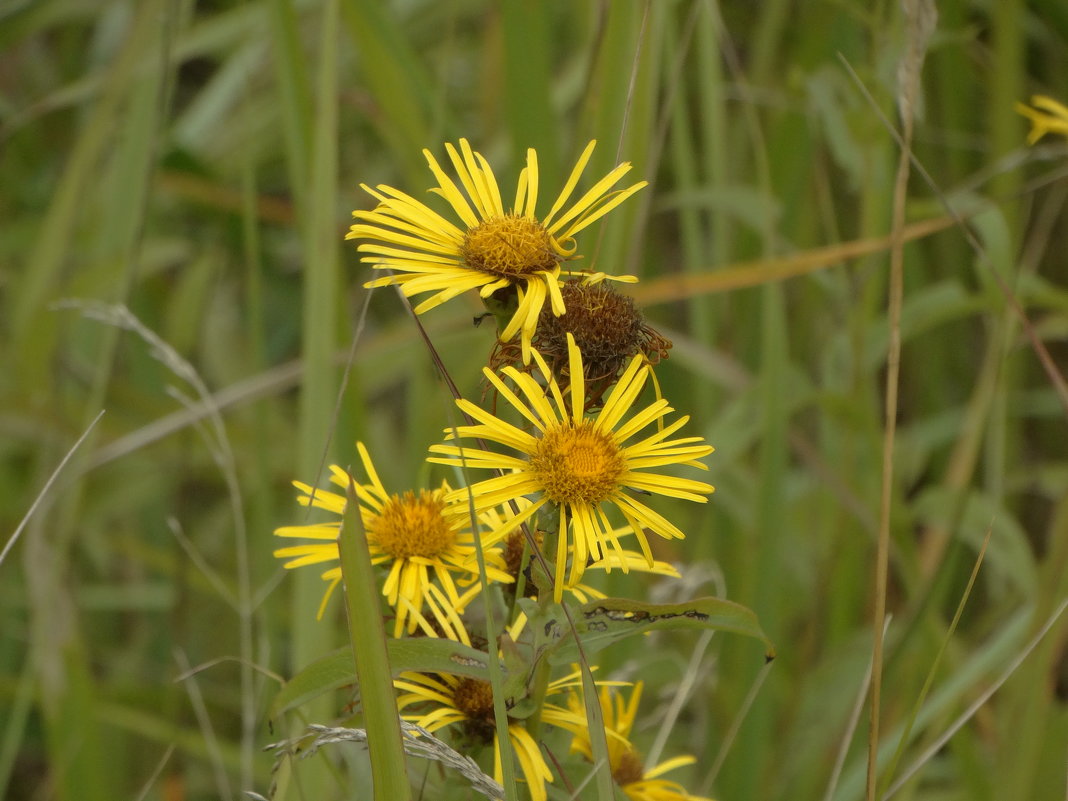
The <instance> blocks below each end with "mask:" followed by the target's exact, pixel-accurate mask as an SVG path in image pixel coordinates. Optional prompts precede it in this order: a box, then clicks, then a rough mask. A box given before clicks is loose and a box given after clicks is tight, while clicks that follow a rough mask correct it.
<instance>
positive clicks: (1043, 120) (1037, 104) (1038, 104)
mask: <svg viewBox="0 0 1068 801" xmlns="http://www.w3.org/2000/svg"><path fill="white" fill-rule="evenodd" d="M1031 105H1032V106H1034V108H1031V107H1030V106H1025V105H1024V104H1023V103H1017V104H1016V111H1018V112H1019V113H1020V114H1023V115H1024V116H1025V117H1027V119H1029V120H1031V133H1029V134H1028V135H1027V144H1029V145H1033V144H1034V143H1035V142H1037V141H1038V140H1039V139H1041V138H1042V137H1043V136H1045V135H1046V134H1048V133H1057V134H1061V135H1063V136H1068V106H1065V105H1064V104H1063V103H1059V102H1057V101H1056V100H1054V99H1053V98H1052V97H1047V96H1046V95H1034V96H1032V97H1031Z"/></svg>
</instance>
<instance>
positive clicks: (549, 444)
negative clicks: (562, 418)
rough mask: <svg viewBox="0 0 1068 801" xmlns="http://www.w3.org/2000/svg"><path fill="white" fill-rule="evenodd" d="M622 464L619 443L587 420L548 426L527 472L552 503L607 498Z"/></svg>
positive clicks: (597, 502)
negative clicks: (536, 480) (530, 473)
mask: <svg viewBox="0 0 1068 801" xmlns="http://www.w3.org/2000/svg"><path fill="white" fill-rule="evenodd" d="M625 467H626V465H625V463H624V460H623V455H622V454H621V453H620V451H619V446H618V445H616V443H615V441H614V440H612V438H611V437H609V436H607V435H606V434H603V433H602V432H600V431H597V430H596V429H595V428H594V427H593V423H592V422H590V421H588V420H585V421H583V422H582V423H580V424H578V425H577V426H575V425H572V424H566V425H564V426H560V427H558V428H551V429H549V430H548V431H546V432H545V434H544V435H543V436H542V438H541V440H540V441H539V442H538V445H537V447H536V448H535V450H534V453H533V455H532V456H531V457H530V469H531V471H532V472H533V473H534V475H535V476H536V477H537V479H538V481H539V482H540V483H541V485H542V486H543V487H544V488H545V495H546V497H547V498H548V499H549V500H550V501H552V502H553V503H556V504H564V503H566V504H589V505H596V504H599V503H601V502H602V501H604V500H607V499H608V497H609V496H610V495H611V494H612V492H613V490H615V489H616V488H617V487H619V477H620V476H621V475H622V474H623V471H624V469H625Z"/></svg>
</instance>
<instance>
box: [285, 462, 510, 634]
mask: <svg viewBox="0 0 1068 801" xmlns="http://www.w3.org/2000/svg"><path fill="white" fill-rule="evenodd" d="M356 447H357V450H358V451H359V453H360V459H361V461H362V462H363V468H364V471H365V472H366V474H367V478H368V483H366V484H362V483H360V482H357V481H355V480H353V479H351V477H350V476H349V474H348V473H347V472H346V471H344V470H342V469H341V468H340V467H338V466H337V465H331V467H330V472H331V478H330V480H331V482H332V483H334V484H336V485H337V486H339V487H344V488H347V487H348V485H349V482H350V481H352V482H353V485H354V487H355V493H356V497H357V498H358V499H359V502H360V518H361V520H362V521H363V526H364V530H365V531H366V534H367V544H368V548H369V550H370V553H371V562H372V564H387V563H388V565H389V574H388V576H387V577H386V581H385V584H384V586H383V588H382V594H383V595H384V596H386V599H387V601H388V602H389V605H390V606H391V607H393V609H394V610H395V611H396V622H395V630H394V635H393V636H395V637H399V636H401V633H402V632H403V631H404V630H405V628H407V630H408V632H412V631H414V630H415V628H416V626H417V624H418V623H419V621H420V618H422V616H423V609H424V608H429V609H430V610H431V613H432V614H433V616H434V618H435V619H436V620H438V622H439V623H440V624H441V625H448V622H449V620H451V619H452V618H453V617H455V615H454V614H452V612H451V610H455V612H461V611H463V609H464V607H465V606H466V605H467V604H468V603H469V602H470V601H471V599H472V598H473V597H474V596H475V595H477V593H478V591H479V588H480V586H481V585H480V583H479V582H478V567H477V565H476V564H475V544H474V536H473V535H472V533H471V531H470V529H469V522H470V516H469V512H468V506H467V503H466V502H465V501H461V502H459V503H457V502H456V501H455V500H453V498H455V497H456V496H455V494H454V493H452V492H451V491H450V489H449V486H448V485H447V484H443V485H442V487H441V488H440V489H436V490H421V491H420V492H419V494H418V495H417V494H415V493H414V492H405V493H404V494H403V495H398V494H392V495H391V494H389V493H388V492H386V490H385V487H383V486H382V482H381V480H380V479H379V478H378V473H377V472H376V471H375V468H374V465H373V464H372V463H371V457H370V455H369V454H368V453H367V449H366V448H365V447H364V446H363V443H359V442H358V443H356ZM293 484H294V486H296V487H297V488H298V489H299V490H301V492H302V493H304V494H303V495H301V496H300V497H298V498H297V500H298V502H299V503H300V504H301V505H302V506H309V505H310V506H315V507H317V508H319V509H326V510H327V511H330V512H333V513H335V514H337V515H338V516H343V515H344V514H345V507H346V497H345V496H344V495H338V494H336V493H333V492H328V491H326V490H321V489H315V488H313V487H311V486H309V485H307V484H304V483H302V482H300V481H294V482H293ZM340 531H341V521H340V520H338V521H336V522H329V523H313V524H311V525H304V526H283V527H281V528H278V529H276V530H275V532H274V533H275V534H276V535H278V536H279V537H302V538H306V539H311V540H317V542H315V543H306V544H303V545H293V546H288V547H285V548H279V549H278V550H276V551H275V552H274V555H275V556H276V557H279V558H281V559H289V561H288V562H286V563H285V565H284V566H285V567H287V568H296V567H302V566H304V565H311V564H323V563H328V562H330V563H335V564H336V563H337V562H338V561H339V559H340V557H339V554H338V545H337V538H338V534H339V533H340ZM485 555H486V570H487V574H488V578H489V579H490V580H493V581H504V582H508V581H511V577H510V576H509V575H508V574H507V573H505V572H504V571H503V567H504V563H503V561H502V559H501V555H500V551H499V549H497V548H491V547H488V546H487V547H486V548H485ZM322 577H323V578H324V579H325V580H327V581H329V582H330V584H329V586H328V587H327V590H326V593H325V595H324V596H323V601H322V604H320V606H319V617H320V618H321V617H322V615H323V610H324V609H325V608H326V602H327V600H328V599H329V598H330V595H331V593H332V592H333V590H334V588H335V587H336V586H337V585H338V583H339V582H340V581H341V567H340V565H336V566H334V567H331V568H329V569H328V570H326V571H325V572H324V573H323V574H322ZM435 578H436V579H437V582H438V583H439V584H440V585H441V590H442V591H443V593H444V595H442V594H441V593H434V592H433V590H435V589H436V587H435V586H434V584H433V583H432V581H433V579H435ZM457 579H458V580H459V582H460V583H461V584H462V585H463V584H470V585H471V586H470V588H469V589H467V590H466V591H465V592H463V593H462V594H461V593H460V591H459V590H458V589H457Z"/></svg>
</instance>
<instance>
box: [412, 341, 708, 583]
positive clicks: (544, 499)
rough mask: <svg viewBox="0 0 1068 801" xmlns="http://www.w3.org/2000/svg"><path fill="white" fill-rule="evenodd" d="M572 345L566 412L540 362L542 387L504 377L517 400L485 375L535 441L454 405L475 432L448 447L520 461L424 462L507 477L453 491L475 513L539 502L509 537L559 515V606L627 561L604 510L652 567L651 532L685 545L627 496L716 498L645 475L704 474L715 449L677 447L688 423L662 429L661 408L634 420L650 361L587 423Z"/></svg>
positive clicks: (447, 452)
mask: <svg viewBox="0 0 1068 801" xmlns="http://www.w3.org/2000/svg"><path fill="white" fill-rule="evenodd" d="M568 344H569V360H570V365H569V366H570V369H569V371H568V372H569V375H570V376H571V383H570V386H569V387H568V401H567V402H565V400H564V396H563V394H562V393H561V391H560V388H559V386H558V385H557V383H556V380H555V379H554V378H553V376H552V373H551V371H550V369H549V368H548V367H547V366H546V365H545V362H544V361H543V360H542V359H541V357H540V355H539V354H538V353H537V352H535V353H534V358H535V360H536V362H537V365H538V370H539V371H540V373H541V379H542V382H543V383H539V381H538V380H537V379H535V377H534V376H532V375H530V374H527V373H522V372H520V371H519V370H517V369H515V368H514V367H506V368H504V370H502V371H501V374H502V375H503V376H505V377H507V378H508V379H510V380H511V382H512V383H513V384H514V385H515V387H516V388H517V389H518V390H519V392H518V393H516V392H513V391H512V390H511V389H509V387H508V386H507V385H506V384H505V382H504V381H503V380H502V379H501V378H500V377H499V376H497V375H495V374H494V373H493V372H492V371H490V370H488V369H487V370H485V371H484V374H485V375H486V378H487V379H488V380H489V381H490V382H491V383H492V384H493V386H494V387H495V388H496V390H497V392H498V393H500V396H501V397H502V398H504V399H505V400H507V401H508V403H509V404H511V405H512V406H513V407H515V409H516V410H517V411H518V412H519V413H520V414H522V415H523V417H525V418H526V419H527V420H528V421H529V422H530V423H531V425H532V426H533V429H532V431H529V432H528V431H525V430H523V429H520V428H517V427H516V426H513V425H511V424H509V423H506V422H505V421H503V420H501V419H500V418H498V417H496V416H495V415H493V414H491V413H490V412H488V411H485V410H483V409H481V408H479V407H478V406H477V405H475V404H473V403H471V402H469V401H466V400H459V401H457V405H458V406H459V407H460V409H462V410H463V411H464V412H465V413H466V414H468V415H470V417H471V418H473V419H475V420H477V421H478V422H479V424H478V425H469V426H460V427H459V428H457V429H455V431H454V432H453V431H452V430H447V431H446V434H447V436H448V437H449V438H452V437H453V436H454V435H455V437H458V438H473V439H482V440H485V441H487V442H496V443H499V444H501V445H504V446H506V447H507V448H510V449H512V450H514V451H517V452H518V455H515V456H513V455H508V454H500V453H495V452H493V451H487V450H482V449H480V448H477V447H475V446H473V445H472V446H471V447H463V448H460V447H458V446H456V445H433V446H431V448H430V451H431V453H433V454H440V455H439V456H432V457H428V461H430V462H437V463H440V464H448V465H462V466H464V467H468V468H487V469H490V470H500V471H503V475H500V476H497V477H495V478H489V479H486V480H484V481H480V482H478V483H476V484H473V485H472V486H471V487H469V488H467V489H461V490H456V491H455V493H454V494H455V495H456V496H457V497H458V498H466V497H467V495H468V493H470V495H471V496H472V497H473V498H474V501H475V504H476V506H477V507H478V508H485V507H487V506H499V505H501V504H504V503H506V502H508V501H509V500H512V499H516V498H521V497H523V496H532V497H533V499H534V502H533V503H532V504H531V505H530V506H529V507H528V508H527V509H525V510H523V511H522V512H520V514H519V515H518V516H517V518H516V519H515V520H513V521H510V522H509V526H511V528H514V527H515V525H516V524H517V522H518V521H520V520H525V519H527V518H529V517H531V516H532V515H533V514H534V513H535V512H537V511H538V510H539V509H540V508H542V507H543V506H545V505H546V504H550V505H553V506H555V507H556V508H558V509H559V513H560V524H559V531H560V536H559V539H558V544H557V551H556V583H555V592H554V600H556V601H557V602H559V601H560V598H561V596H562V594H563V589H564V586H565V584H566V585H567V586H574V585H575V584H577V583H578V582H579V581H580V580H581V578H582V572H583V570H584V569H585V567H586V563H587V560H590V559H592V560H594V561H599V560H601V559H604V558H606V557H607V556H608V555H609V554H611V553H615V554H617V555H618V554H622V553H623V549H622V546H621V545H620V543H619V536H618V531H619V530H617V529H614V528H613V527H612V524H611V523H610V522H609V520H608V517H607V515H606V513H605V509H604V507H605V506H606V505H611V506H615V507H616V508H617V509H618V510H619V511H620V512H621V513H622V515H623V517H624V519H625V520H626V522H627V524H628V525H629V526H630V528H631V530H632V531H633V532H634V534H635V536H636V537H637V539H638V542H639V544H640V546H641V550H642V554H643V555H644V556H645V560H646V563H647V564H648V565H650V566H652V565H653V564H654V561H653V556H652V552H651V551H650V550H649V543H648V540H647V539H646V536H645V529H649V530H651V531H653V532H655V533H657V534H659V535H660V536H662V537H666V538H678V539H681V538H683V537H684V536H685V535H684V534H683V533H682V531H680V530H679V528H678V527H677V526H675V525H674V524H673V523H671V522H670V521H669V520H667V519H666V518H664V517H663V516H661V515H660V514H658V513H657V512H654V511H653V510H652V509H650V508H649V507H648V506H646V505H645V503H643V502H642V501H640V500H638V499H637V498H635V497H634V496H633V495H632V494H631V493H630V492H628V490H634V491H637V492H638V493H642V494H644V495H649V494H656V495H668V496H671V497H675V498H683V499H686V500H691V501H697V502H700V503H704V502H705V501H706V500H707V498H706V496H707V495H708V494H709V493H711V492H712V491H713V487H712V485H710V484H706V483H704V482H702V481H696V480H694V479H689V478H678V477H675V476H671V475H666V474H662V473H654V472H649V468H656V467H666V466H669V465H689V466H692V467H699V468H702V469H706V468H705V466H704V465H703V464H701V463H700V462H698V461H696V460H697V459H699V458H701V457H702V456H707V455H708V454H709V453H711V452H712V447H711V446H710V445H707V444H705V442H704V440H703V438H701V437H681V438H677V439H671V435H672V434H674V433H675V432H676V431H678V430H679V429H680V428H681V427H682V426H683V425H685V424H686V422H687V421H688V420H689V417H688V416H683V417H680V418H679V419H678V420H676V421H675V422H673V423H671V424H670V425H666V426H665V425H663V419H664V417H665V416H666V415H668V414H669V413H670V412H672V411H673V409H671V407H669V406H668V403H667V401H666V400H664V399H663V398H661V399H658V400H656V401H655V402H653V403H652V404H650V405H649V406H646V407H645V408H644V409H642V410H640V411H633V410H632V408H631V407H632V406H633V405H634V403H635V401H636V400H637V398H638V395H639V393H640V392H641V390H642V388H643V387H644V386H645V382H646V380H647V379H648V378H649V376H650V374H651V372H652V371H651V369H650V367H649V365H648V364H647V363H646V360H645V357H644V356H641V355H638V356H635V357H634V358H633V359H632V360H631V362H630V364H629V365H628V367H627V369H626V370H624V372H623V375H622V376H620V379H619V382H618V383H617V384H616V385H615V387H613V389H612V392H611V394H610V395H609V396H608V398H607V399H606V400H605V401H604V405H603V406H602V407H601V409H600V411H599V412H598V413H597V415H596V416H595V417H592V418H587V416H586V412H585V410H586V401H587V399H586V396H585V389H584V387H585V382H584V380H583V370H582V356H581V354H580V353H579V350H578V347H577V346H576V345H575V341H574V338H573V337H571V336H570V335H569V336H568ZM520 395H522V396H523V397H522V398H521V397H520ZM654 423H656V424H657V429H656V430H655V431H654V432H653V433H651V434H648V435H646V436H645V437H644V438H642V439H639V440H638V441H636V442H634V441H631V440H632V439H633V438H634V437H636V436H637V435H638V434H639V432H641V431H642V430H643V429H646V428H647V427H649V426H650V425H653V424H654ZM568 534H570V536H568ZM500 536H502V535H501V532H499V531H495V532H493V533H492V534H491V535H490V539H489V541H490V542H496V541H497V540H498V539H499V537H500ZM569 551H570V552H571V555H572V558H571V566H570V572H569V574H568V576H567V579H566V581H565V579H564V568H565V565H566V563H567V561H568V555H569ZM618 566H619V567H620V568H621V569H622V570H623V571H624V572H626V571H628V570H629V565H628V563H627V561H626V559H625V558H624V557H622V556H620V557H619V559H618Z"/></svg>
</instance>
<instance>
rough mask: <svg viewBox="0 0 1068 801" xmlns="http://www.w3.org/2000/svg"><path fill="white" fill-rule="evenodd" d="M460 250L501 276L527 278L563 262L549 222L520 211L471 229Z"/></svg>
mask: <svg viewBox="0 0 1068 801" xmlns="http://www.w3.org/2000/svg"><path fill="white" fill-rule="evenodd" d="M460 253H461V255H462V256H463V259H464V262H465V263H466V264H467V265H468V266H469V267H471V268H472V269H474V270H479V271H481V272H484V273H489V274H490V275H495V276H497V277H499V278H508V279H521V278H526V277H528V276H531V275H534V274H535V273H539V272H543V271H545V270H550V271H551V270H555V269H556V268H557V266H558V264H559V259H558V257H557V255H556V251H555V250H553V240H552V237H551V236H550V235H549V232H548V231H546V230H545V226H543V225H542V224H541V223H540V222H538V221H537V220H535V219H532V218H530V217H522V216H519V215H516V214H506V215H505V216H503V217H492V218H490V219H488V220H484V221H483V222H481V223H479V224H478V225H476V226H475V227H474V228H471V229H470V230H468V232H467V233H466V234H464V241H463V244H462V245H461V246H460Z"/></svg>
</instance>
